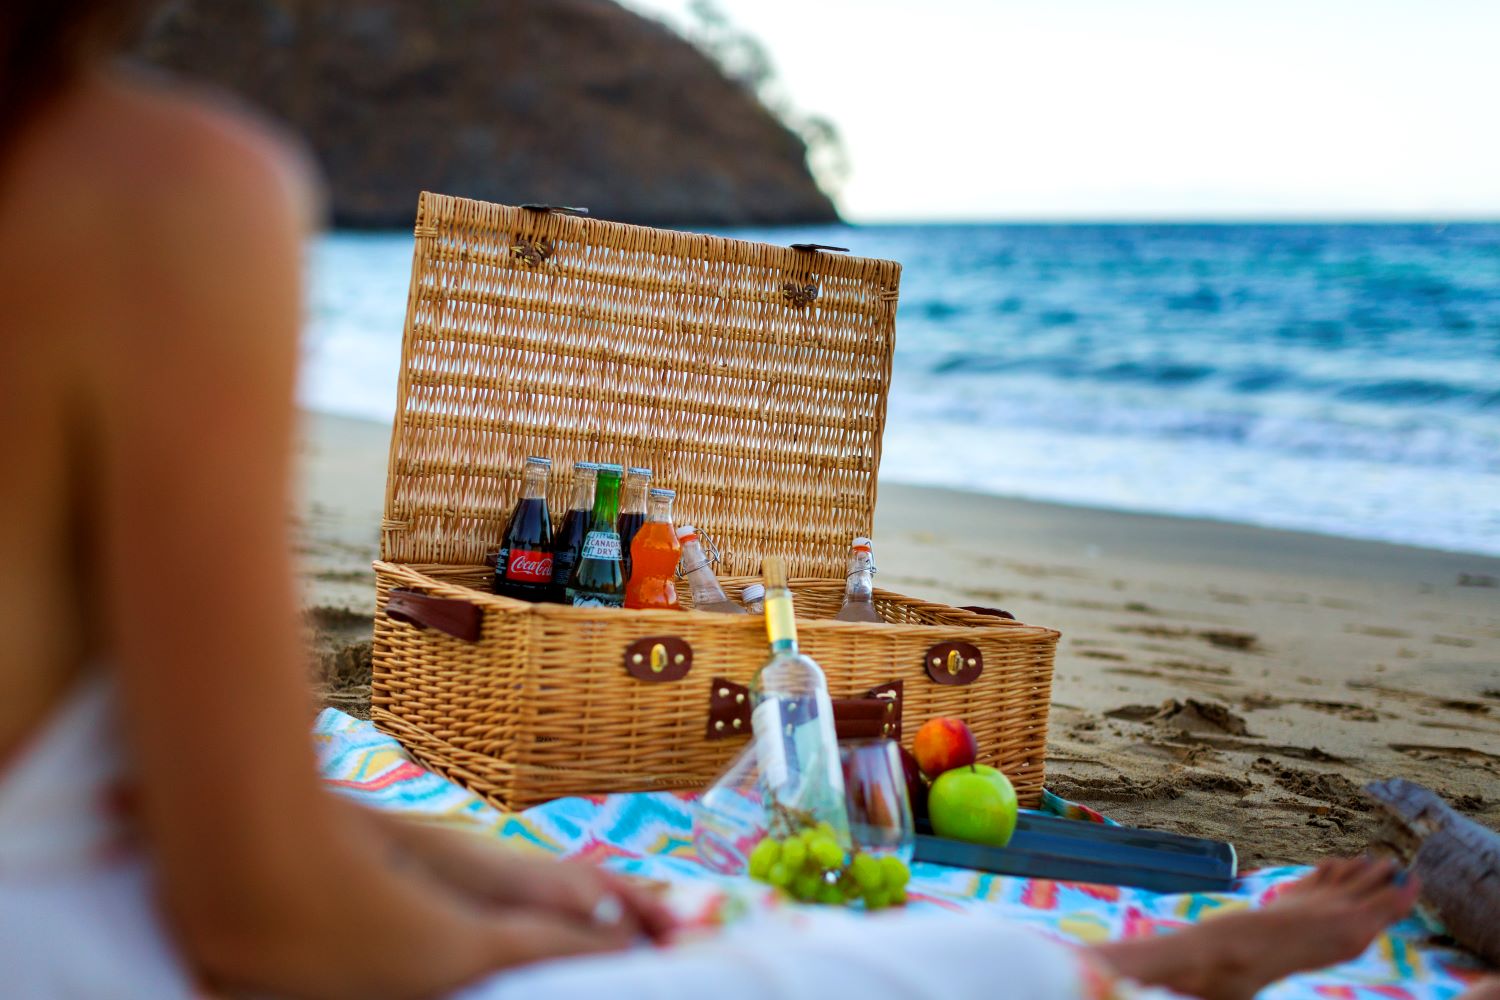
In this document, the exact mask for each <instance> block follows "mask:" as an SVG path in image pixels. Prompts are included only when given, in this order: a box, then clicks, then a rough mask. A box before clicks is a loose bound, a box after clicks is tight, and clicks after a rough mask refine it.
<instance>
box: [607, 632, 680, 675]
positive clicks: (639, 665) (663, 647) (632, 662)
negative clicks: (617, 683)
mask: <svg viewBox="0 0 1500 1000" xmlns="http://www.w3.org/2000/svg"><path fill="white" fill-rule="evenodd" d="M624 663H625V672H626V673H628V674H629V675H630V676H632V677H634V678H635V679H636V680H638V681H645V682H647V683H648V684H659V683H662V682H670V681H680V680H682V679H683V678H684V677H686V676H687V674H688V671H689V670H691V669H693V647H692V646H690V645H688V644H687V642H686V641H684V640H683V639H681V638H679V637H677V636H675V635H648V636H646V637H645V638H644V639H637V640H636V641H635V642H632V643H631V644H630V645H628V646H626V647H625V656H624Z"/></svg>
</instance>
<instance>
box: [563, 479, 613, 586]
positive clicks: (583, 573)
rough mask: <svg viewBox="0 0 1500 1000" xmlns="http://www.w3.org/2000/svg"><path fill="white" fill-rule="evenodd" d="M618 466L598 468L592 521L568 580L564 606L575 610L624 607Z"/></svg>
mask: <svg viewBox="0 0 1500 1000" xmlns="http://www.w3.org/2000/svg"><path fill="white" fill-rule="evenodd" d="M622 471H623V470H622V469H621V468H620V467H619V466H618V465H600V466H599V478H598V480H597V484H596V485H595V487H594V519H593V523H592V524H590V525H589V533H588V535H587V536H585V537H584V540H583V551H582V552H580V553H579V554H578V563H577V565H575V566H574V567H573V576H572V578H571V579H569V580H568V603H570V604H572V605H573V606H574V607H575V608H618V607H621V606H623V605H624V603H625V574H624V572H623V567H622V565H621V558H620V556H621V551H620V532H619V529H618V526H617V523H616V522H617V521H618V519H619V516H620V473H621V472H622Z"/></svg>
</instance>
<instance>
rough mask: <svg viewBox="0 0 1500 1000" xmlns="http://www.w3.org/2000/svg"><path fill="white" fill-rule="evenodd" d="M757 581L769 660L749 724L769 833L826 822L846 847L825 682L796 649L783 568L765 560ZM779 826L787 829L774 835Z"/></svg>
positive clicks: (758, 679) (754, 685) (840, 775)
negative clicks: (761, 580)
mask: <svg viewBox="0 0 1500 1000" xmlns="http://www.w3.org/2000/svg"><path fill="white" fill-rule="evenodd" d="M762 575H763V577H764V579H765V587H766V597H765V617H766V637H767V638H768V639H769V640H770V644H771V658H770V659H769V660H767V661H766V663H765V665H764V666H762V667H761V668H760V670H759V671H758V672H757V673H756V675H755V678H754V680H752V681H751V684H750V692H751V695H750V696H751V704H752V708H751V714H750V723H751V731H752V732H753V734H754V741H755V754H756V758H757V761H758V764H759V766H760V780H761V786H762V788H763V790H764V792H765V795H766V806H767V809H768V811H769V812H770V822H771V830H772V834H773V835H775V834H777V833H778V832H785V833H790V832H795V830H794V829H791V828H794V827H796V826H798V825H801V826H812V825H816V824H819V823H827V824H828V825H829V826H830V827H832V829H833V835H834V837H835V839H837V840H838V842H839V843H840V844H841V845H843V846H845V847H848V846H850V838H849V812H848V807H847V805H846V802H845V798H844V772H843V767H842V765H841V763H840V761H839V743H838V734H837V733H836V732H835V730H834V725H833V702H832V701H831V700H830V699H829V697H828V682H827V680H826V679H825V678H824V676H823V669H822V668H821V667H819V666H818V664H817V662H816V661H814V660H813V659H812V657H810V656H807V655H805V654H803V653H801V652H800V651H799V650H798V649H797V623H796V619H795V617H794V616H793V612H792V592H791V590H790V589H789V588H788V587H787V576H786V564H785V563H784V562H782V561H781V560H780V559H778V558H775V557H773V556H768V557H767V558H766V559H765V560H764V562H763V563H762ZM778 825H785V826H786V827H788V828H789V829H786V830H784V831H778V830H777V826H778Z"/></svg>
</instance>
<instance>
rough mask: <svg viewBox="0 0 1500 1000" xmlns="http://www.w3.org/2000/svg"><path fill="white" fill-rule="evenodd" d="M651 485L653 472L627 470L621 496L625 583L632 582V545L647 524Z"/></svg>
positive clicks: (621, 545) (621, 553) (621, 540)
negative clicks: (647, 505) (647, 493)
mask: <svg viewBox="0 0 1500 1000" xmlns="http://www.w3.org/2000/svg"><path fill="white" fill-rule="evenodd" d="M650 485H651V470H650V469H642V468H637V467H636V466H633V465H632V466H631V467H630V468H628V469H626V470H625V486H624V489H623V491H622V492H621V494H620V521H619V532H620V558H621V559H623V560H624V561H625V564H624V573H625V582H626V583H629V582H630V572H631V563H630V543H631V542H633V541H635V535H636V532H638V531H640V530H641V525H643V524H645V523H646V489H647V487H649V486H650Z"/></svg>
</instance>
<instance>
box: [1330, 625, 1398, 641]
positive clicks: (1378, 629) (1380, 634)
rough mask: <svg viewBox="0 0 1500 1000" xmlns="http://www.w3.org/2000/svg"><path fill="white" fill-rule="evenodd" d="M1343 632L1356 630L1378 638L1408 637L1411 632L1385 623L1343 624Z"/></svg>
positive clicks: (1361, 633)
mask: <svg viewBox="0 0 1500 1000" xmlns="http://www.w3.org/2000/svg"><path fill="white" fill-rule="evenodd" d="M1344 631H1345V632H1356V633H1358V634H1360V635H1373V636H1375V637H1376V638H1378V639H1410V638H1411V633H1410V632H1407V631H1404V630H1402V629H1399V628H1391V627H1389V626H1386V625H1345V626H1344Z"/></svg>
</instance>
